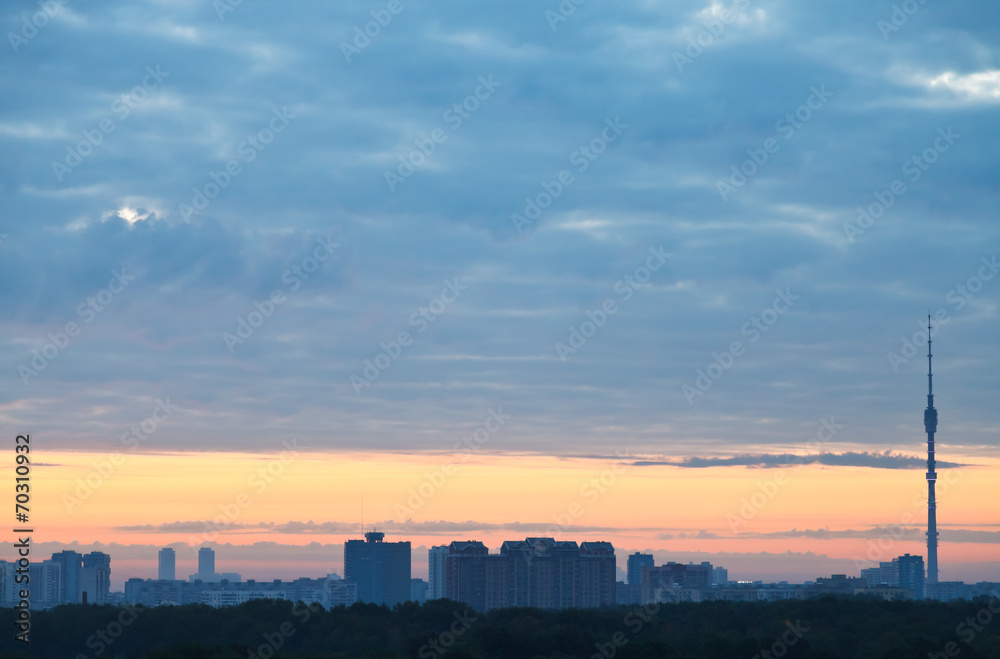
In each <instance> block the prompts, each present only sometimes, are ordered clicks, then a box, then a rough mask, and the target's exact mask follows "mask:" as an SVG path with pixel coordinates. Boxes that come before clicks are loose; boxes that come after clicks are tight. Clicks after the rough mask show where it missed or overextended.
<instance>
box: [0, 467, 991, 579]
mask: <svg viewBox="0 0 1000 659" xmlns="http://www.w3.org/2000/svg"><path fill="white" fill-rule="evenodd" d="M282 457H284V462H282ZM44 462H45V463H46V464H48V465H51V466H43V465H37V466H36V467H35V469H34V470H33V472H32V485H33V487H32V489H33V495H32V515H33V517H32V522H33V525H34V527H35V537H34V541H35V542H36V543H38V542H58V543H65V544H69V543H72V542H74V541H76V542H79V543H81V544H92V543H98V542H99V543H104V544H111V543H118V544H122V545H130V544H135V545H159V546H163V545H166V544H172V543H186V544H188V545H191V546H195V545H198V544H200V543H203V542H210V543H213V544H216V543H230V544H232V545H250V544H252V543H256V542H276V543H280V544H284V545H297V546H301V547H306V546H308V545H310V543H316V542H318V543H321V544H334V545H336V544H339V543H343V541H344V540H345V539H347V538H349V537H358V536H359V534H360V529H361V514H362V510H361V498H362V495H363V496H364V518H365V525H366V527H367V528H368V529H370V528H372V526H373V525H375V524H388V525H389V527H394V526H395V525H398V524H402V523H407V522H412V523H415V524H417V525H418V526H413V525H412V524H410V525H409V526H407V525H405V524H404V525H403V527H402V530H400V529H398V528H385V529H384V530H385V531H386V533H387V539H390V540H397V539H406V540H410V541H411V542H412V543H413V546H414V547H417V546H420V545H427V546H429V545H432V544H433V545H437V544H445V543H447V542H450V541H452V540H456V539H479V540H482V541H483V542H485V543H486V544H487V546H489V547H491V549H492V550H494V551H495V550H496V548H497V547H498V545H499V544H500V542H502V541H503V540H510V539H519V538H523V537H526V536H529V535H554V536H558V537H562V538H567V539H574V540H587V539H591V540H597V539H601V540H610V541H611V542H612V543H614V544H615V546H616V547H617V548H621V549H620V551H619V563H620V564H624V558H625V550H631V551H634V550H659V551H669V552H677V553H679V554H683V553H698V552H700V553H718V554H754V553H758V552H769V553H773V554H782V553H785V552H789V551H790V552H802V553H808V552H812V553H813V554H819V555H826V556H828V557H830V558H837V559H848V560H849V559H853V558H856V557H858V558H860V557H865V555H866V554H867V553H869V552H872V551H873V550H872V547H873V546H875V542H876V541H878V540H879V535H878V533H877V532H876V533H872V537H870V538H869V537H847V538H845V537H821V536H820V537H812V536H810V537H795V536H793V537H768V536H767V534H776V533H783V532H788V531H791V530H792V529H798V530H799V531H802V530H810V531H817V530H823V529H825V530H826V531H828V532H837V531H845V530H854V531H858V532H865V531H869V530H870V529H871V528H873V527H891V526H892V525H902V526H906V527H918V528H922V527H923V525H924V522H925V520H926V502H925V500H926V485H925V484H924V481H923V480H922V476H923V474H922V472H920V471H917V470H883V469H869V468H846V467H836V468H833V467H824V466H803V467H790V468H787V469H747V468H743V467H711V468H705V469H684V468H678V467H672V466H656V467H637V466H632V465H629V464H626V463H622V462H617V463H616V462H613V461H598V460H593V459H575V458H555V457H548V456H538V455H486V454H482V455H478V454H477V455H475V456H472V458H471V459H469V460H468V461H463V458H462V456H454V455H425V454H361V453H339V454H313V453H310V454H306V453H300V454H298V455H297V456H293V455H292V454H290V453H285V454H283V455H282V454H279V453H275V454H273V455H261V454H248V453H247V454H243V453H197V454H195V453H184V454H142V453H124V454H122V456H121V457H120V459H119V460H117V464H116V463H115V462H113V461H112V459H111V456H109V455H107V454H94V453H74V452H63V453H58V454H48V455H46V457H45V460H44ZM975 462H976V463H978V464H979V465H982V466H978V467H967V468H963V469H961V470H942V472H940V473H941V479H942V480H941V481H939V483H940V484H939V499H940V506H939V522H940V524H941V525H942V526H941V528H942V529H943V530H944V531H945V532H947V530H948V529H949V528H950V527H955V526H958V525H961V527H962V528H965V529H973V530H980V531H994V532H995V531H996V522H997V520H996V518H995V510H988V509H987V508H986V507H985V506H983V505H982V502H984V501H990V500H991V498H990V497H991V490H992V489H993V484H994V483H995V482H996V479H997V477H998V476H1000V461H992V462H991V461H986V460H983V459H982V458H981V457H979V458H977V459H976V460H975ZM449 464H451V466H449V467H448V468H447V469H445V466H446V465H449ZM102 472H103V474H104V475H102ZM88 479H89V484H88ZM949 480H950V481H953V482H952V483H949ZM12 489H13V488H12ZM991 514H994V516H992V517H991ZM203 520H216V522H217V523H218V527H217V528H216V529H212V528H211V527H210V526H207V525H205V524H202V525H200V526H197V527H196V528H184V529H179V530H162V529H158V528H153V529H150V530H148V531H146V530H123V529H121V528H118V527H141V526H143V525H151V526H152V527H157V526H158V525H161V524H171V523H176V522H200V521H203ZM445 521H446V522H445ZM466 521H474V522H478V523H482V524H486V525H497V526H498V527H492V526H491V527H488V528H487V529H485V530H482V531H465V530H461V529H457V530H449V528H448V527H447V526H446V524H447V522H451V523H459V524H461V523H464V522H466ZM289 522H301V523H308V522H312V523H314V524H316V525H322V524H331V523H337V526H336V527H333V528H322V529H313V530H311V531H310V532H306V533H303V532H284V531H281V530H278V529H274V528H270V527H268V526H264V525H281V524H286V523H289ZM512 523H521V524H534V525H537V526H535V527H531V529H523V528H520V527H514V528H513V529H512V527H510V526H509V525H510V524H512ZM420 524H423V526H419V525H420ZM237 525H248V526H249V528H235V526H237ZM499 525H508V526H503V527H499ZM990 525H992V526H990ZM573 527H596V528H595V529H588V528H582V529H577V528H573ZM214 531H218V532H217V533H215V532H214ZM206 532H207V533H208V535H206ZM699 534H700V535H699ZM861 535H866V534H864V533H862V534H861ZM922 538H923V536H922V534H917V535H916V536H913V535H911V536H909V537H907V538H905V539H903V538H898V537H895V538H890V539H888V540H886V539H883V544H888V545H890V547H889V548H888V549H885V550H884V551H883V552H882V554H884V555H878V556H875V558H877V559H880V560H889V559H890V558H892V557H893V556H897V555H900V554H902V553H904V552H910V553H916V554H920V555H923V553H924V552H923V548H924V545H923V540H922ZM889 540H891V542H889ZM996 553H997V552H996V543H995V541H994V542H993V543H992V544H990V543H987V542H965V543H947V542H946V541H943V542H942V547H941V560H942V566H943V570H942V579H944V578H945V575H946V573H947V569H946V567H945V566H948V565H956V564H962V563H969V564H976V563H983V564H987V563H991V564H992V567H991V570H992V571H991V572H990V573H989V574H983V575H982V576H981V579H980V580H987V579H1000V574H998V573H997V571H998V569H1000V565H998V563H997V562H996V560H997V559H996ZM0 557H3V556H0ZM8 558H9V557H8ZM178 559H179V561H178V562H179V570H180V563H181V560H180V556H179V557H178ZM39 560H40V559H39ZM150 560H153V561H155V556H152V557H150ZM422 560H425V559H424V558H421V557H417V556H416V555H415V556H414V565H415V568H414V573H415V574H418V573H419V570H418V569H417V567H416V566H417V564H418V563H419V562H420V561H422ZM319 563H322V561H318V562H317V564H316V565H312V566H311V569H310V572H315V570H318V569H319V567H317V566H318V564H319ZM330 563H331V564H332V565H334V566H335V565H336V561H330ZM154 564H155V563H154ZM118 565H119V566H125V565H128V562H127V561H122V562H119V563H118ZM136 569H138V568H136ZM244 569H245V568H244ZM220 571H222V570H220ZM855 574H856V572H855ZM147 576H155V575H147ZM314 576H315V575H314ZM814 576H822V575H821V574H816V575H814Z"/></svg>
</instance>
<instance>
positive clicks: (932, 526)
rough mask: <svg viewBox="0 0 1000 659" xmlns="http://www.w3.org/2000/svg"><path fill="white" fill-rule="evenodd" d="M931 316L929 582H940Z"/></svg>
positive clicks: (926, 424) (926, 417) (927, 426)
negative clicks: (935, 486)
mask: <svg viewBox="0 0 1000 659" xmlns="http://www.w3.org/2000/svg"><path fill="white" fill-rule="evenodd" d="M932 357H933V354H932V353H931V316H930V314H927V409H925V410H924V430H926V431H927V583H928V584H936V583H937V582H938V558H937V549H938V532H937V500H936V499H935V498H934V485H935V483H936V482H937V472H936V471H935V468H934V433H936V432H937V422H938V416H937V410H936V409H935V408H934V371H933V369H932V368H931V358H932Z"/></svg>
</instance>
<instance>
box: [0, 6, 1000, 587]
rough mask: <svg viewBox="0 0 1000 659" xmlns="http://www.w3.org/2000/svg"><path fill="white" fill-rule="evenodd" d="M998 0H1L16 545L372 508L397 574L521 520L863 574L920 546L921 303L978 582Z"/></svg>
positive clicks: (988, 399) (159, 533) (989, 429)
mask: <svg viewBox="0 0 1000 659" xmlns="http://www.w3.org/2000/svg"><path fill="white" fill-rule="evenodd" d="M998 12H1000V9H998V8H997V7H996V6H995V4H994V3H990V2H986V1H985V0H976V1H972V2H966V3H960V4H956V3H943V2H918V1H917V0H908V1H907V2H903V3H891V2H875V3H871V2H860V1H856V0H847V1H844V0H839V1H837V2H832V1H820V2H809V3H802V2H790V1H787V0H759V1H758V0H735V1H734V2H731V3H727V2H723V3H717V2H706V1H704V0H697V1H684V0H680V1H671V2H665V1H657V0H623V1H621V2H615V3H600V2H594V1H592V2H586V1H583V2H579V3H578V2H576V1H570V0H565V1H563V2H561V3H560V2H556V1H555V0H549V1H543V2H504V3H499V2H477V3H467V2H458V1H455V0H444V1H441V2H435V3H427V2H415V1H412V0H392V1H387V2H378V1H376V2H356V1H353V0H345V1H341V2H336V3H325V2H317V1H305V0H303V1H298V2H289V3H264V2H249V1H247V2H236V1H235V0H215V1H214V2H209V1H208V0H201V1H195V0H186V1H183V0H171V1H169V2H167V1H165V0H146V1H143V2H116V1H95V2H88V3H75V2H65V1H60V0H50V1H48V2H20V1H19V2H12V3H7V4H6V5H5V6H4V9H3V11H2V14H0V27H2V28H3V29H2V32H3V33H4V35H5V36H4V41H5V42H6V43H4V44H0V53H2V54H0V80H2V83H3V88H4V89H5V90H6V91H7V93H5V94H4V95H3V100H2V101H0V153H2V154H3V157H2V158H0V202H2V203H0V318H2V323H0V346H2V351H0V360H2V364H0V373H2V374H3V375H2V377H0V428H2V432H3V433H4V434H5V435H6V436H7V437H8V441H9V442H10V446H11V447H13V444H14V437H15V436H16V435H18V434H28V435H30V445H31V453H30V457H31V460H32V470H31V476H30V478H31V488H32V489H31V503H30V507H31V519H30V521H31V523H32V525H33V527H34V538H33V540H34V542H35V543H36V545H37V546H38V547H39V551H40V552H42V554H45V555H47V552H48V551H49V549H51V550H52V551H58V550H59V549H62V548H64V547H70V548H73V547H76V548H82V549H84V550H86V551H89V550H92V549H98V550H101V551H109V553H111V554H112V579H113V584H114V586H116V587H120V585H121V584H122V583H123V581H124V580H125V579H127V578H131V577H154V576H155V554H156V550H157V549H158V548H159V547H162V546H167V545H170V546H174V547H176V548H177V549H178V571H179V572H183V571H184V570H185V569H189V568H190V572H194V571H195V569H194V566H195V556H196V552H197V547H199V546H213V547H216V549H217V552H218V563H219V569H220V570H222V569H223V567H225V568H226V571H238V572H240V573H242V574H243V575H244V577H253V578H264V579H271V578H293V577H296V576H322V575H323V574H326V573H327V572H338V573H339V572H342V560H343V559H342V547H343V542H344V541H345V540H346V539H349V538H354V537H358V536H359V534H360V533H361V530H362V529H367V530H370V529H372V528H378V529H380V530H384V531H385V532H386V533H387V534H388V539H393V540H409V541H411V542H412V543H413V547H414V550H413V556H414V568H413V570H414V575H415V576H421V575H423V574H425V573H426V553H425V549H426V548H427V547H429V546H433V545H439V544H446V543H447V542H450V541H452V540H464V539H479V540H483V541H484V542H486V544H487V545H488V546H490V547H491V548H492V549H493V550H494V551H496V550H497V548H498V547H499V544H500V543H501V542H502V541H503V540H508V539H522V538H524V537H527V536H533V535H551V536H555V537H559V538H565V539H571V540H597V539H601V540H605V539H607V540H610V541H612V542H613V543H614V545H615V547H616V550H617V554H618V560H619V564H620V566H621V567H624V561H625V557H626V555H627V554H628V553H631V552H633V551H651V552H653V553H654V554H655V556H656V559H657V561H658V562H666V561H668V560H678V561H684V562H686V561H696V562H697V561H701V560H711V561H712V562H713V563H714V564H717V565H724V566H726V567H727V568H729V570H730V577H731V578H734V579H764V580H782V579H784V580H789V581H802V580H806V579H814V578H816V577H818V576H828V575H829V574H831V573H834V572H836V573H847V574H853V575H856V574H857V571H858V569H859V568H861V567H868V566H869V565H871V564H872V561H877V560H889V559H891V558H892V557H893V556H897V555H900V554H903V553H904V552H909V553H916V554H921V555H923V554H924V551H925V546H924V544H923V535H922V533H923V530H922V524H923V523H924V522H925V521H926V485H925V481H924V470H925V463H924V459H925V453H924V451H925V450H926V443H925V442H926V438H925V435H924V429H923V423H922V420H923V419H922V411H923V409H924V408H925V407H926V405H927V385H928V382H927V358H926V354H927V339H928V330H927V326H928V315H930V316H931V327H930V336H931V338H932V339H933V353H934V385H935V388H934V391H935V406H936V407H937V409H938V411H939V415H940V425H939V429H938V435H937V440H938V457H939V469H938V473H939V479H940V480H939V490H940V505H939V512H938V516H939V525H940V527H941V549H940V560H941V579H942V580H958V579H963V580H966V581H970V582H974V581H982V580H994V581H998V580H1000V559H998V553H997V547H998V546H1000V514H998V513H1000V509H998V508H997V505H996V503H995V502H996V500H997V498H996V493H997V492H996V483H997V482H998V477H1000V411H998V408H997V406H996V404H995V401H996V394H997V391H998V389H1000V374H998V369H997V368H996V364H997V361H998V359H1000V345H998V342H997V336H998V329H1000V313H998V306H997V300H998V293H1000V277H998V276H997V275H998V274H1000V266H998V261H997V252H998V246H1000V225H998V224H997V222H996V214H997V210H998V200H1000V183H998V178H997V172H998V162H997V154H996V149H995V145H996V143H997V138H998V131H1000V128H998V126H1000V123H998V122H997V116H998V115H997V111H998V109H1000V60H998V46H997V44H1000V28H998V26H1000V22H998V21H997V20H996V19H997V18H998ZM14 466H15V464H14V452H13V448H11V452H10V454H9V455H8V460H7V463H6V469H7V473H8V480H9V481H10V485H11V487H10V488H9V490H10V492H11V494H10V497H11V498H13V496H14V495H13V492H14V490H13V482H12V479H13V478H14ZM8 549H9V546H8ZM12 557H13V554H12V553H11V551H9V550H8V551H7V552H6V554H3V552H0V558H12ZM186 574H187V573H185V575H186Z"/></svg>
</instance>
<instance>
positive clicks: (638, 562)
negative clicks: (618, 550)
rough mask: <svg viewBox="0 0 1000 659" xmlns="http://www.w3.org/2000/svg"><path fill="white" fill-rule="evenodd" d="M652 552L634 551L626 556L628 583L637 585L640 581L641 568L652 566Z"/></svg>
mask: <svg viewBox="0 0 1000 659" xmlns="http://www.w3.org/2000/svg"><path fill="white" fill-rule="evenodd" d="M653 565H654V562H653V555H652V554H640V553H639V552H635V553H634V554H629V557H628V572H627V574H628V585H630V586H638V585H639V584H641V583H642V568H643V567H644V566H645V567H653Z"/></svg>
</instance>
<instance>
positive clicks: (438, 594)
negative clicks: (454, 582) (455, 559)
mask: <svg viewBox="0 0 1000 659" xmlns="http://www.w3.org/2000/svg"><path fill="white" fill-rule="evenodd" d="M447 558H448V545H439V546H437V547H431V548H430V549H429V550H428V551H427V599H429V600H436V599H441V598H442V597H444V583H445V574H444V572H445V559H447Z"/></svg>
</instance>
